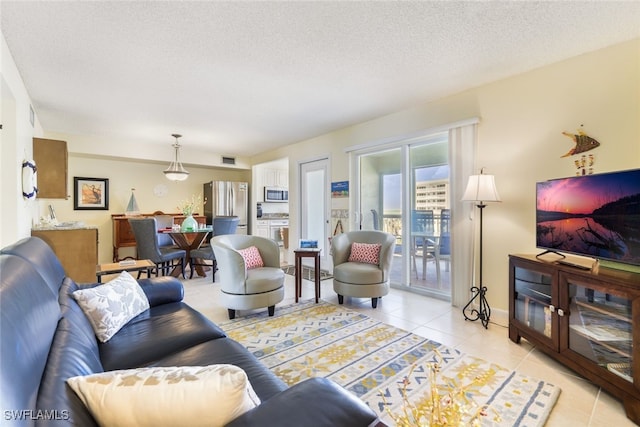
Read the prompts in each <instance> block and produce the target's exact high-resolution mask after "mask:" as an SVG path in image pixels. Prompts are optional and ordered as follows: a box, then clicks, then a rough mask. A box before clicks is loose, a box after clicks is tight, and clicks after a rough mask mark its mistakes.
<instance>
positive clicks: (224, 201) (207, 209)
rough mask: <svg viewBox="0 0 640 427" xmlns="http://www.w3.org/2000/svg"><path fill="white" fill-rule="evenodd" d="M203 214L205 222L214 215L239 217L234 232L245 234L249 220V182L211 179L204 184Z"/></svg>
mask: <svg viewBox="0 0 640 427" xmlns="http://www.w3.org/2000/svg"><path fill="white" fill-rule="evenodd" d="M204 198H205V201H204V215H205V216H206V217H207V224H213V218H214V217H216V216H237V217H239V218H240V222H238V229H237V231H236V234H247V231H248V227H247V226H248V221H249V184H248V183H246V182H234V181H211V182H206V183H205V184H204Z"/></svg>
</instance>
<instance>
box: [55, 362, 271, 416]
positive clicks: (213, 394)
mask: <svg viewBox="0 0 640 427" xmlns="http://www.w3.org/2000/svg"><path fill="white" fill-rule="evenodd" d="M67 383H68V384H69V386H70V387H71V389H73V391H74V392H75V393H76V394H77V395H78V397H79V398H80V399H81V400H82V402H83V403H84V404H85V406H86V407H87V408H88V409H89V411H90V412H91V414H92V415H93V417H94V418H95V419H96V421H98V424H100V425H101V426H109V427H118V426H136V427H146V426H149V427H151V426H153V427H162V426H171V427H174V426H189V427H199V426H210V427H212V426H224V425H225V424H227V423H229V422H230V421H231V420H233V419H234V418H237V417H238V416H240V415H242V414H243V413H245V412H246V411H248V410H250V409H252V408H255V407H256V406H258V405H259V404H260V399H259V398H258V396H257V395H256V394H255V392H254V390H253V388H252V387H251V383H249V380H248V378H247V374H246V373H245V372H244V371H243V370H242V369H240V368H239V367H237V366H234V365H210V366H178V367H154V368H139V369H127V370H120V371H111V372H104V373H101V374H93V375H88V376H84V377H73V378H69V379H68V380H67ZM265 422H266V423H267V424H268V420H265Z"/></svg>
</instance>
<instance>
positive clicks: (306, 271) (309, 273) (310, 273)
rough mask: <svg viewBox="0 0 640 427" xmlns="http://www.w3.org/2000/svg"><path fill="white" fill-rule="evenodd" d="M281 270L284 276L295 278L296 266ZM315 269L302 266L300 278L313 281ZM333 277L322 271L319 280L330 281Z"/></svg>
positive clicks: (288, 266)
mask: <svg viewBox="0 0 640 427" xmlns="http://www.w3.org/2000/svg"><path fill="white" fill-rule="evenodd" d="M282 270H283V271H284V272H285V274H288V275H289V276H295V275H296V266H295V265H287V266H286V267H282ZM315 271H316V270H315V268H310V267H305V266H304V265H303V266H302V278H303V279H306V280H311V281H313V280H314V278H315V274H316V273H315ZM332 277H333V276H332V275H331V274H329V272H328V271H324V270H320V280H327V279H331V278H332Z"/></svg>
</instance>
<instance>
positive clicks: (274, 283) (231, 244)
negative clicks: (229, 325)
mask: <svg viewBox="0 0 640 427" xmlns="http://www.w3.org/2000/svg"><path fill="white" fill-rule="evenodd" d="M251 246H255V247H256V248H257V249H258V252H259V253H260V258H261V259H262V262H263V263H264V266H263V267H257V268H247V265H246V263H245V259H244V258H243V257H242V255H241V254H240V253H239V252H238V251H239V250H241V249H247V248H250V247H251ZM211 247H212V248H213V252H214V253H215V256H216V260H217V262H218V271H219V279H220V280H219V282H220V288H221V290H222V298H221V304H222V305H223V306H225V307H227V309H228V310H229V319H233V318H234V317H235V315H236V310H251V309H255V308H261V307H268V310H269V316H273V314H274V312H275V306H276V304H277V303H279V302H280V301H282V300H283V299H284V271H282V268H281V267H280V248H279V247H278V244H277V243H276V242H275V241H274V240H271V239H267V238H264V237H259V236H246V235H242V234H227V235H223V236H215V237H213V239H211Z"/></svg>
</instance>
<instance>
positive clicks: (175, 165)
mask: <svg viewBox="0 0 640 427" xmlns="http://www.w3.org/2000/svg"><path fill="white" fill-rule="evenodd" d="M171 136H173V137H174V138H175V139H176V142H175V144H173V148H174V150H175V156H174V158H173V161H172V162H171V164H169V167H168V168H167V169H166V170H165V171H163V173H164V176H166V177H167V179H168V180H170V181H184V180H185V179H187V178H188V177H189V172H187V170H186V169H185V168H184V167H183V166H182V163H180V143H179V142H178V138H180V137H181V136H182V135H178V134H177V133H174V134H171Z"/></svg>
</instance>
